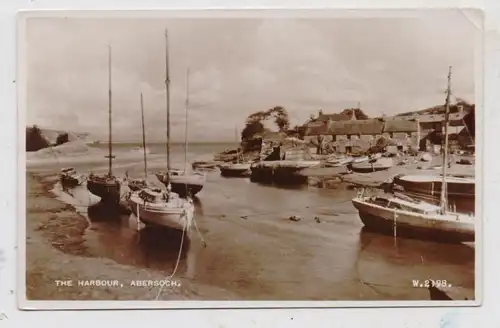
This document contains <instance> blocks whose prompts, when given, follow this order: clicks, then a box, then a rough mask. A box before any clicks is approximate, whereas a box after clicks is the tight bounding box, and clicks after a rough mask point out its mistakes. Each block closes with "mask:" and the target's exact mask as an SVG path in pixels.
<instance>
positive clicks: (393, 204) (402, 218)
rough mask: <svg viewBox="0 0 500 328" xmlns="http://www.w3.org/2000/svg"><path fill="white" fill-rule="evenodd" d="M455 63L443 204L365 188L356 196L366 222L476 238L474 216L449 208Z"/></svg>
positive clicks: (427, 234)
mask: <svg viewBox="0 0 500 328" xmlns="http://www.w3.org/2000/svg"><path fill="white" fill-rule="evenodd" d="M450 79H451V67H450V70H449V74H448V88H447V91H446V92H447V96H446V106H445V121H444V138H445V142H444V156H443V166H442V170H443V173H442V182H441V184H442V188H441V198H440V204H439V205H434V204H430V203H427V202H424V201H420V200H415V199H412V198H410V197H408V196H405V195H400V194H395V195H394V196H393V197H388V196H374V197H365V196H363V193H364V191H363V190H361V192H360V193H359V194H358V195H357V196H356V197H355V198H354V199H353V200H352V203H353V205H354V207H355V208H356V209H357V210H358V212H359V217H360V219H361V221H362V222H363V224H364V225H365V226H366V227H367V228H369V229H373V230H376V231H379V232H383V233H387V232H389V233H391V232H392V233H393V234H394V235H395V236H396V235H400V236H407V237H410V238H418V239H432V240H435V241H442V242H470V241H474V236H475V227H474V221H475V220H474V216H472V215H467V214H461V213H456V212H450V211H448V204H447V179H446V176H447V174H446V171H447V170H446V168H447V160H448V119H449V118H448V116H449V102H450V93H451V87H450Z"/></svg>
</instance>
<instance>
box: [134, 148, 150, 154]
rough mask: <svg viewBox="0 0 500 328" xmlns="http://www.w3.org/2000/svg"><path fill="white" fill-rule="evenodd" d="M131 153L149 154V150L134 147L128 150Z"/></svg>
mask: <svg viewBox="0 0 500 328" xmlns="http://www.w3.org/2000/svg"><path fill="white" fill-rule="evenodd" d="M130 151H131V152H138V153H141V154H142V153H146V154H149V153H150V151H149V148H148V147H134V148H132V149H131V150H130Z"/></svg>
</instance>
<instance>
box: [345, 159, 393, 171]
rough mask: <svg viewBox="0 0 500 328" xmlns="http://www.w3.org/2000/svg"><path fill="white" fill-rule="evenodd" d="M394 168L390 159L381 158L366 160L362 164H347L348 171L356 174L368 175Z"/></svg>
mask: <svg viewBox="0 0 500 328" xmlns="http://www.w3.org/2000/svg"><path fill="white" fill-rule="evenodd" d="M393 166H394V160H393V159H392V158H390V157H381V158H373V159H368V160H365V161H362V162H354V161H352V162H351V163H349V164H347V167H348V169H349V170H351V171H353V172H356V173H370V172H377V171H383V170H388V169H390V168H391V167H393Z"/></svg>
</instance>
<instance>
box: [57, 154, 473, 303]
mask: <svg viewBox="0 0 500 328" xmlns="http://www.w3.org/2000/svg"><path fill="white" fill-rule="evenodd" d="M162 165H163V162H160V161H158V162H156V163H154V162H153V163H151V164H150V165H149V167H150V168H151V169H154V168H155V167H162ZM101 169H105V166H103V167H102V168H101ZM80 170H82V168H80ZM93 170H94V171H95V170H96V168H93ZM125 170H128V171H129V174H131V175H140V174H141V172H142V170H143V167H142V164H140V163H139V164H138V163H135V164H132V163H129V164H126V165H124V166H122V167H118V168H116V169H115V172H116V174H117V175H119V176H120V175H123V174H124V171H125ZM71 193H72V194H73V195H75V196H76V197H74V198H73V197H69V196H67V197H66V198H65V199H63V200H64V201H66V202H70V201H69V200H70V199H72V201H73V203H74V202H75V201H76V202H81V203H82V204H88V192H87V191H86V190H85V188H84V187H79V188H76V190H73V191H71ZM354 195H355V191H352V190H348V189H346V188H345V187H342V185H339V188H338V189H317V188H313V187H304V188H276V187H273V186H265V185H260V184H256V183H251V182H249V181H248V179H242V178H223V177H220V175H219V173H218V172H211V173H208V176H207V183H206V185H205V187H204V189H203V190H202V191H201V192H200V193H199V195H198V198H197V199H196V214H195V219H196V222H197V225H198V226H199V229H200V231H201V235H202V237H203V238H204V240H205V241H206V243H207V247H203V246H202V243H201V241H200V238H199V236H198V233H197V231H196V229H195V228H194V227H193V229H192V231H191V232H190V235H191V242H185V243H184V244H183V245H182V248H183V252H182V257H181V261H180V265H179V268H178V270H177V272H176V276H178V277H185V278H188V279H190V280H191V281H192V283H193V284H194V286H196V284H197V283H200V284H204V285H212V286H217V287H220V288H223V289H225V290H228V291H230V292H231V293H233V294H236V295H239V297H240V298H241V299H245V300H376V299H381V300H405V299H407V300H415V299H424V300H425V299H428V292H427V290H426V289H419V288H413V287H412V280H413V279H420V280H424V279H428V278H431V279H435V280H447V281H448V283H451V284H453V285H454V286H457V287H463V288H467V289H473V288H474V248H472V247H470V246H467V245H447V244H439V243H434V242H425V241H417V240H405V239H400V238H397V239H395V238H393V237H391V236H382V235H378V234H374V233H371V232H367V231H364V230H363V229H362V224H361V222H360V220H359V218H358V216H357V212H356V211H355V209H354V207H353V206H352V205H351V203H350V200H351V198H352V197H353V196H354ZM85 202H87V203H85ZM85 209H86V206H82V207H80V210H82V211H83V212H85ZM292 215H296V216H299V217H301V220H300V221H297V222H295V221H291V220H289V217H290V216H292ZM87 217H88V218H89V221H90V223H91V224H90V227H89V228H88V229H87V231H86V233H85V239H86V241H85V246H86V248H87V250H88V251H89V252H90V253H92V254H93V255H94V256H97V257H105V258H109V259H112V260H114V261H116V262H117V263H120V264H127V265H131V266H134V267H138V268H149V269H151V270H160V271H162V272H164V273H165V275H166V276H167V275H170V274H171V273H172V270H173V268H174V266H175V262H176V259H177V256H178V251H179V249H180V246H181V243H180V240H181V237H182V236H181V233H180V232H172V231H167V230H160V231H158V230H151V229H149V228H146V229H142V230H140V231H137V223H136V220H135V217H134V216H133V215H118V216H110V215H106V214H103V213H100V212H99V210H96V208H95V207H91V208H90V210H89V211H88V215H87ZM317 221H319V222H317ZM120 278H122V279H128V277H116V279H120ZM204 297H206V298H207V299H213V297H211V295H204Z"/></svg>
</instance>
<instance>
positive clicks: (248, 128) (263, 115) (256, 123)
mask: <svg viewBox="0 0 500 328" xmlns="http://www.w3.org/2000/svg"><path fill="white" fill-rule="evenodd" d="M271 117H272V118H274V123H275V124H276V126H277V127H278V131H279V132H286V131H287V130H288V129H289V127H290V119H289V117H288V112H287V111H286V109H285V108H284V107H282V106H275V107H273V108H271V109H268V110H266V111H258V112H255V113H253V114H250V115H249V116H248V117H247V120H246V123H245V127H244V128H243V130H242V131H241V140H242V141H246V140H250V139H252V138H253V137H254V136H255V135H256V134H259V133H262V132H264V131H265V130H266V129H265V128H264V124H263V123H262V121H265V120H267V119H269V118H271Z"/></svg>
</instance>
